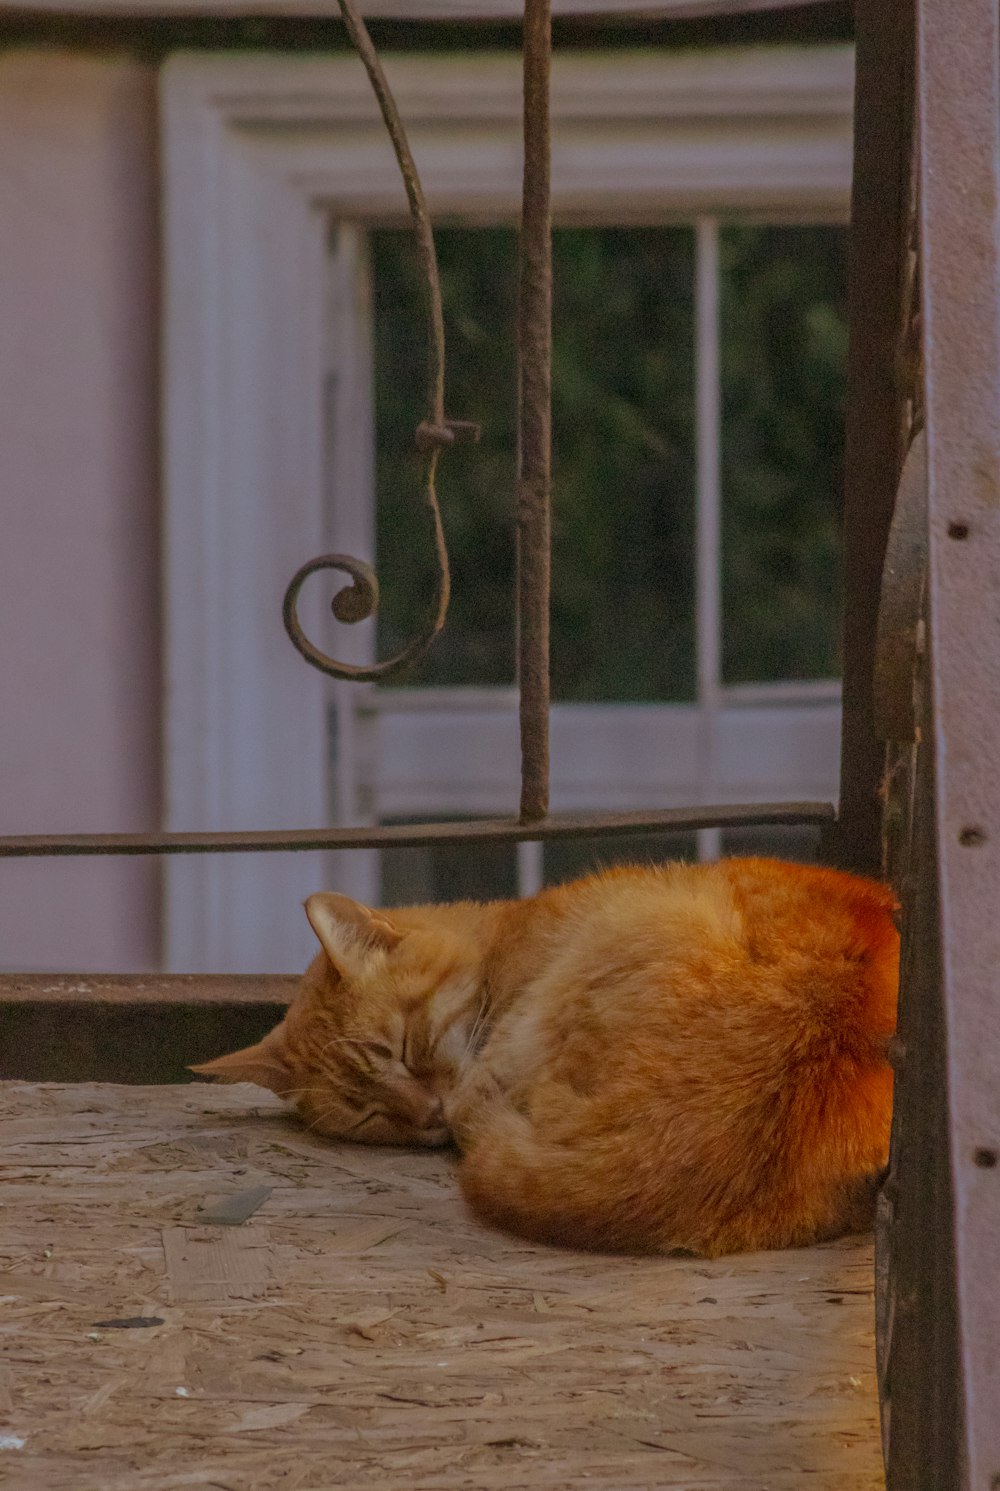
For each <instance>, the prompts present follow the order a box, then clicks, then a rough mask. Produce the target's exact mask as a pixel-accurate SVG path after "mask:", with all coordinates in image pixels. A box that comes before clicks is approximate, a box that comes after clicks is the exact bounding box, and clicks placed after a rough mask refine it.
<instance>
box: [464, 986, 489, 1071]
mask: <svg viewBox="0 0 1000 1491" xmlns="http://www.w3.org/2000/svg"><path fill="white" fill-rule="evenodd" d="M489 1015H490V1001H489V999H488V998H484V1000H483V1002H482V1004H481V1005H480V1006H479V1009H478V1010H477V1011H476V1018H475V1019H474V1020H473V1022H472V1028H471V1030H470V1031H469V1037H468V1040H467V1041H466V1043H465V1054H466V1056H467V1057H468V1058H469V1059H470V1060H471V1058H472V1057H473V1056H475V1054H476V1051H477V1050H478V1041H479V1036H480V1033H481V1031H482V1029H483V1027H484V1026H485V1024H486V1022H487V1020H488V1019H489Z"/></svg>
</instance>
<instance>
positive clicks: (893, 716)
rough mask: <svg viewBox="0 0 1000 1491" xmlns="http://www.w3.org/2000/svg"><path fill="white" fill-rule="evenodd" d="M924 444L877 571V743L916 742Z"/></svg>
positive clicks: (913, 451)
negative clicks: (879, 586)
mask: <svg viewBox="0 0 1000 1491" xmlns="http://www.w3.org/2000/svg"><path fill="white" fill-rule="evenodd" d="M926 574H927V441H926V438H925V437H924V435H923V433H921V434H920V435H918V436H917V438H916V439H915V440H914V442H913V444H912V446H911V447H910V452H909V455H908V456H907V457H906V461H905V463H904V465H903V475H902V479H901V480H900V483H899V491H898V493H897V494H896V505H895V512H894V513H893V517H892V527H891V528H890V530H889V542H888V545H887V547H886V551H885V567H884V569H883V571H882V595H881V599H880V601H879V610H878V634H877V645H876V649H875V679H874V700H875V727H876V730H877V732H878V736H879V739H880V740H885V741H889V740H891V741H912V740H915V739H916V732H917V720H916V712H915V702H914V687H913V682H914V677H915V674H916V668H917V653H918V650H919V649H920V647H921V646H922V640H923V633H924V630H925V622H924V618H923V616H922V614H921V606H922V601H923V593H924V585H925V583H926Z"/></svg>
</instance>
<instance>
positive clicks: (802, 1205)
mask: <svg viewBox="0 0 1000 1491" xmlns="http://www.w3.org/2000/svg"><path fill="white" fill-rule="evenodd" d="M729 1141H730V1143H729V1148H730V1154H729V1159H730V1160H731V1162H732V1163H731V1164H730V1165H728V1166H719V1165H717V1164H712V1163H709V1162H708V1160H707V1156H706V1155H705V1154H704V1153H701V1154H696V1155H691V1156H690V1157H689V1159H688V1160H687V1161H686V1162H684V1161H682V1162H680V1163H678V1158H677V1156H676V1154H675V1155H674V1156H672V1157H671V1159H667V1158H666V1156H665V1155H664V1154H663V1148H662V1146H661V1145H658V1144H656V1142H655V1140H654V1142H652V1143H651V1142H650V1135H649V1133H648V1132H647V1133H646V1134H645V1135H644V1137H643V1139H642V1140H641V1141H640V1140H639V1138H638V1136H637V1134H636V1132H635V1131H634V1129H630V1126H625V1127H623V1128H621V1129H610V1130H609V1129H605V1130H604V1131H603V1132H602V1133H599V1134H594V1135H592V1136H591V1138H590V1141H589V1143H587V1144H586V1145H585V1146H581V1145H578V1144H572V1143H560V1142H559V1141H558V1139H553V1138H551V1137H546V1136H545V1135H543V1134H540V1133H539V1132H538V1131H537V1129H536V1127H535V1126H534V1125H533V1124H532V1122H531V1120H530V1119H529V1118H528V1117H526V1116H525V1115H524V1114H523V1113H520V1112H518V1111H517V1110H516V1109H515V1108H514V1107H513V1106H512V1104H510V1103H509V1102H508V1101H507V1100H506V1099H503V1098H498V1099H497V1100H495V1101H494V1102H492V1103H490V1105H489V1107H488V1109H487V1110H486V1111H485V1112H484V1113H483V1114H482V1115H481V1116H480V1119H479V1121H478V1123H477V1124H476V1125H475V1128H474V1130H473V1131H472V1132H471V1133H469V1134H468V1135H467V1136H466V1138H465V1140H464V1141H463V1146H462V1147H463V1150H464V1154H463V1158H462V1163H461V1165H460V1168H459V1182H460V1185H461V1188H462V1193H463V1195H464V1196H465V1199H466V1201H467V1202H468V1204H469V1206H470V1207H471V1208H472V1210H473V1211H474V1212H475V1213H476V1214H477V1215H478V1216H479V1217H480V1218H481V1219H482V1220H483V1221H485V1222H489V1223H491V1224H492V1225H493V1226H496V1227H500V1228H501V1229H503V1230H504V1231H507V1232H511V1233H515V1234H517V1235H518V1236H521V1237H527V1238H529V1239H531V1240H533V1241H536V1242H544V1243H552V1244H556V1245H559V1246H562V1247H571V1248H580V1249H585V1250H588V1251H600V1252H619V1253H670V1252H683V1253H696V1254H700V1255H702V1256H706V1257H716V1256H718V1255H720V1254H723V1253H730V1252H754V1251H757V1250H758V1249H763V1248H782V1247H800V1246H805V1245H808V1244H811V1243H814V1242H819V1241H823V1240H826V1239H828V1238H832V1237H836V1236H839V1235H841V1234H843V1233H845V1232H853V1231H861V1230H865V1229H867V1228H868V1227H870V1226H871V1223H872V1214H873V1209H874V1198H875V1183H876V1180H877V1168H878V1167H877V1165H875V1166H873V1167H872V1170H871V1173H870V1174H869V1173H865V1174H862V1175H858V1174H857V1173H855V1174H854V1175H845V1176H844V1177H843V1179H835V1178H831V1177H829V1176H827V1177H825V1178H823V1177H820V1176H818V1175H816V1174H814V1173H813V1174H810V1173H808V1171H807V1173H805V1174H802V1175H798V1176H796V1175H795V1174H794V1173H793V1174H788V1173H776V1172H784V1171H785V1166H784V1165H783V1164H782V1163H781V1162H780V1160H779V1161H777V1162H776V1163H775V1164H773V1165H771V1166H766V1167H765V1168H767V1169H769V1170H770V1172H771V1173H770V1175H769V1176H768V1179H767V1182H766V1183H762V1182H763V1176H762V1173H761V1165H760V1158H761V1157H760V1155H759V1153H758V1154H753V1155H751V1153H750V1146H751V1145H752V1144H753V1139H752V1136H751V1135H750V1134H747V1135H746V1136H745V1137H744V1139H743V1143H744V1144H746V1146H747V1152H746V1154H745V1156H744V1155H741V1154H740V1153H739V1150H740V1148H741V1142H740V1138H739V1137H738V1136H734V1135H733V1134H732V1133H731V1134H730V1135H729ZM733 1149H735V1150H736V1151H737V1152H736V1153H733ZM744 1162H745V1163H744ZM724 1175H728V1179H723V1176H724Z"/></svg>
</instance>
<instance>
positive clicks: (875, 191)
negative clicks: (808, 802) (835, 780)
mask: <svg viewBox="0 0 1000 1491" xmlns="http://www.w3.org/2000/svg"><path fill="white" fill-rule="evenodd" d="M911 11H912V6H911V5H909V4H888V5H887V4H884V3H882V0H858V3H857V5H856V6H855V52H856V58H857V61H856V78H855V91H854V181H853V187H852V193H851V232H850V248H849V287H848V323H849V327H850V333H849V339H848V347H847V425H846V430H845V450H844V549H843V553H844V559H843V575H844V580H843V624H842V637H843V679H844V688H843V701H844V713H843V725H842V729H841V747H840V813H839V817H838V827H837V836H836V857H837V859H838V861H839V862H840V863H841V864H842V865H845V866H848V867H850V868H853V869H858V870H868V871H876V870H878V868H879V865H880V863H881V857H882V833H881V826H882V800H881V786H882V775H883V770H884V763H885V750H884V747H883V746H882V745H881V743H880V742H879V740H878V739H877V737H876V733H875V718H874V709H875V702H874V692H873V680H874V671H875V631H876V625H877V619H878V599H879V587H880V583H881V578H882V564H883V560H884V558H885V547H886V543H887V540H888V536H889V524H890V523H891V521H892V509H893V502H894V499H895V495H896V486H897V483H898V481H899V475H900V468H901V461H902V453H901V451H900V429H901V416H902V400H901V397H900V392H899V389H898V387H897V384H896V376H895V373H896V369H895V358H896V346H897V339H898V336H899V330H900V302H901V295H902V282H903V265H904V255H905V251H906V227H907V221H908V206H909V188H910V133H911V120H910V111H911V84H910V78H909V69H910V56H911V54H912V30H911V25H912V22H911Z"/></svg>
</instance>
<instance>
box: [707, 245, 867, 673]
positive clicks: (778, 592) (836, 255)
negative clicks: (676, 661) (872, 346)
mask: <svg viewBox="0 0 1000 1491" xmlns="http://www.w3.org/2000/svg"><path fill="white" fill-rule="evenodd" d="M846 247H847V245H846V234H845V233H844V231H843V230H842V229H839V228H828V227H812V228H802V227H794V228H793V227H784V228H775V227H744V226H740V227H729V228H726V229H725V230H724V231H723V234H722V242H721V261H722V267H721V279H722V390H723V421H722V470H723V477H722V480H723V496H724V531H723V611H724V618H725V625H724V646H723V675H724V677H725V679H726V681H727V682H729V683H739V682H749V681H751V680H755V679H779V678H824V677H825V678H833V677H835V676H837V674H838V673H839V671H840V668H839V643H840V635H839V605H840V576H839V554H840V532H839V509H840V500H841V489H842V485H843V467H842V447H843V420H844V396H845V360H846V352H847V322H846V288H847V274H846Z"/></svg>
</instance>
